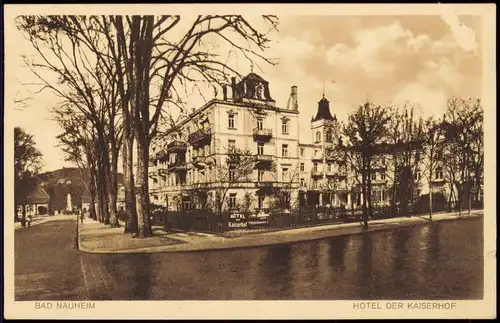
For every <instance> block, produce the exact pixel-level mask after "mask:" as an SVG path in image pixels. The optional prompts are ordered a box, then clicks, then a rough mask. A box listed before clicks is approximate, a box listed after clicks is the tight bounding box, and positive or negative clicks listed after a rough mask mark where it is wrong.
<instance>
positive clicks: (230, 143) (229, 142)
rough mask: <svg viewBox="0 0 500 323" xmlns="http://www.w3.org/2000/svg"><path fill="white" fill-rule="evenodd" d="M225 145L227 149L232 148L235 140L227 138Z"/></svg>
mask: <svg viewBox="0 0 500 323" xmlns="http://www.w3.org/2000/svg"><path fill="white" fill-rule="evenodd" d="M227 146H228V147H229V149H233V148H234V147H236V140H234V139H229V140H228V142H227Z"/></svg>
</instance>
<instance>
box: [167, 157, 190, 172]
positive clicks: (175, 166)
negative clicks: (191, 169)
mask: <svg viewBox="0 0 500 323" xmlns="http://www.w3.org/2000/svg"><path fill="white" fill-rule="evenodd" d="M186 170H187V165H186V162H185V161H184V160H175V161H173V162H170V163H169V164H168V171H169V172H181V171H186Z"/></svg>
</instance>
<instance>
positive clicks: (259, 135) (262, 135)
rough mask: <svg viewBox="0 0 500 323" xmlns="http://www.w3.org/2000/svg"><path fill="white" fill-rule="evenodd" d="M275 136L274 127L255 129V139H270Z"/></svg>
mask: <svg viewBox="0 0 500 323" xmlns="http://www.w3.org/2000/svg"><path fill="white" fill-rule="evenodd" d="M272 137H273V130H272V129H259V128H254V129H253V139H254V140H255V141H269V140H271V138H272Z"/></svg>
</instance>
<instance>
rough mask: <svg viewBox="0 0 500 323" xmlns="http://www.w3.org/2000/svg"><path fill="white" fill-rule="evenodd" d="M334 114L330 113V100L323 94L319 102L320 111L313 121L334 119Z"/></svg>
mask: <svg viewBox="0 0 500 323" xmlns="http://www.w3.org/2000/svg"><path fill="white" fill-rule="evenodd" d="M333 119H334V118H333V116H332V114H331V113H330V102H329V101H328V100H327V99H326V98H325V97H324V96H323V98H321V100H319V102H318V112H317V113H316V117H315V118H314V120H313V121H318V120H333Z"/></svg>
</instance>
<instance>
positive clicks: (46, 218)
mask: <svg viewBox="0 0 500 323" xmlns="http://www.w3.org/2000/svg"><path fill="white" fill-rule="evenodd" d="M75 219H76V215H64V214H58V215H38V216H36V217H34V218H33V220H32V221H31V226H34V225H37V224H42V223H45V222H49V221H55V220H75ZM27 228H28V225H26V227H24V228H23V226H22V225H21V222H14V230H20V229H27Z"/></svg>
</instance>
